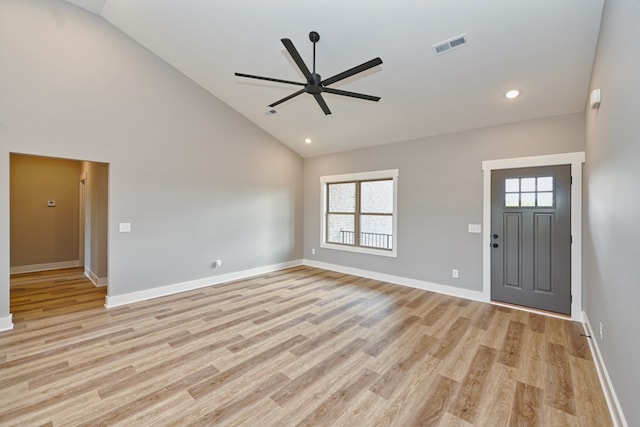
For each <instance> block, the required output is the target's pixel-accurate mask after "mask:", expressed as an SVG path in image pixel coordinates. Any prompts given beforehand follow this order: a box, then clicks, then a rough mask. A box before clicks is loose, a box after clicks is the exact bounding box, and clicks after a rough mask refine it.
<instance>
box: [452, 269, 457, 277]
mask: <svg viewBox="0 0 640 427" xmlns="http://www.w3.org/2000/svg"><path fill="white" fill-rule="evenodd" d="M451 277H453V278H454V279H457V278H458V270H456V269H455V268H454V269H453V270H451Z"/></svg>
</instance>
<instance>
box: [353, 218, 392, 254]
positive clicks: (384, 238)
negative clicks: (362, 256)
mask: <svg viewBox="0 0 640 427" xmlns="http://www.w3.org/2000/svg"><path fill="white" fill-rule="evenodd" d="M392 234H393V220H392V217H391V216H390V215H362V216H361V217H360V246H368V247H371V248H382V249H392V240H393V239H392Z"/></svg>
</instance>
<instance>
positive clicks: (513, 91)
mask: <svg viewBox="0 0 640 427" xmlns="http://www.w3.org/2000/svg"><path fill="white" fill-rule="evenodd" d="M518 95H520V91H519V90H517V89H511V90H510V91H509V92H507V93H505V94H504V96H505V97H506V98H507V99H513V98H517V97H518Z"/></svg>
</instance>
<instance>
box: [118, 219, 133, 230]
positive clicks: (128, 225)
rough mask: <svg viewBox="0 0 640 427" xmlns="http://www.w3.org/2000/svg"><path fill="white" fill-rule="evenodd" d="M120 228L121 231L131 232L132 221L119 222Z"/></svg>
mask: <svg viewBox="0 0 640 427" xmlns="http://www.w3.org/2000/svg"><path fill="white" fill-rule="evenodd" d="M118 230H119V231H120V232H121V233H131V223H130V222H121V223H120V224H118Z"/></svg>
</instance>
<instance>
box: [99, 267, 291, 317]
mask: <svg viewBox="0 0 640 427" xmlns="http://www.w3.org/2000/svg"><path fill="white" fill-rule="evenodd" d="M299 265H302V261H301V260H295V261H289V262H283V263H280V264H272V265H267V266H264V267H258V268H252V269H249V270H242V271H236V272H234V273H228V274H220V275H218V276H210V277H204V278H202V279H196V280H190V281H188V282H181V283H174V284H172V285H166V286H159V287H157V288H151V289H145V290H143V291H137V292H129V293H126V294H122V295H107V298H106V302H105V304H104V306H105V307H106V308H112V307H117V306H119V305H125V304H131V303H134V302H139V301H146V300H149V299H152V298H158V297H164V296H167V295H173V294H177V293H180V292H186V291H191V290H194V289H199V288H206V287H208V286H215V285H220V284H223V283H226V282H231V281H234V280H241V279H246V278H249V277H252V276H258V275H260V274H266V273H271V272H274V271H278V270H283V269H285V268H291V267H297V266H299Z"/></svg>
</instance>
